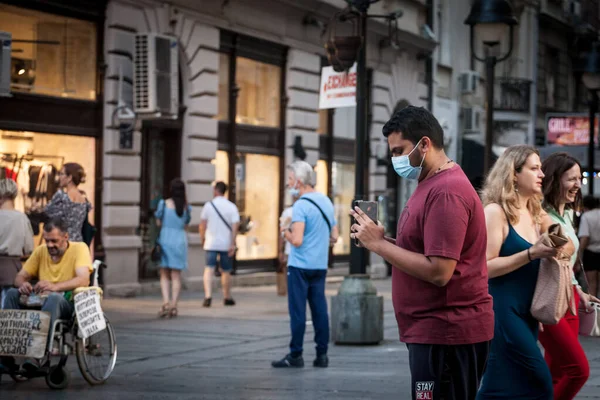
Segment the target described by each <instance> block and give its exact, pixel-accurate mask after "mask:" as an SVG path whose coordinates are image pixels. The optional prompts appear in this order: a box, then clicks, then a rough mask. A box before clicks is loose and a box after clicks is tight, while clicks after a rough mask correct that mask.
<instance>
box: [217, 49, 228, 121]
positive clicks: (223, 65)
mask: <svg viewBox="0 0 600 400" xmlns="http://www.w3.org/2000/svg"><path fill="white" fill-rule="evenodd" d="M217 119H218V120H219V121H227V120H228V119H229V55H227V54H223V53H221V54H220V55H219V114H218V115H217Z"/></svg>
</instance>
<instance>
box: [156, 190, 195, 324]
mask: <svg viewBox="0 0 600 400" xmlns="http://www.w3.org/2000/svg"><path fill="white" fill-rule="evenodd" d="M170 194H171V197H170V198H168V199H167V200H161V201H160V202H159V203H158V208H157V209H156V214H155V217H156V224H157V225H158V226H160V233H159V235H158V238H157V239H156V241H157V243H158V245H159V246H160V289H161V293H162V298H163V305H162V307H161V309H160V311H159V312H158V316H159V317H160V318H164V317H169V318H172V317H176V316H177V314H178V311H177V302H178V301H179V294H180V292H181V271H183V270H185V269H187V266H188V239H187V232H186V227H187V225H188V224H189V223H190V220H191V213H192V207H191V206H190V205H189V204H188V202H187V197H186V194H185V183H183V181H182V180H181V179H173V180H172V181H171V187H170ZM169 284H170V286H171V287H170V288H169ZM169 289H171V292H172V293H171V296H169Z"/></svg>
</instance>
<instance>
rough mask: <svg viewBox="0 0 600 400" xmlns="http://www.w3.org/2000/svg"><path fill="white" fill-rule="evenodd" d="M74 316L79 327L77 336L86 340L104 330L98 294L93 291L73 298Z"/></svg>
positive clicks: (80, 293)
mask: <svg viewBox="0 0 600 400" xmlns="http://www.w3.org/2000/svg"><path fill="white" fill-rule="evenodd" d="M74 300H75V314H76V315H77V323H78V325H79V334H80V335H81V337H82V338H84V339H87V338H88V337H90V336H92V335H93V334H95V333H98V332H100V331H102V330H103V329H106V321H105V319H104V313H103V312H102V307H101V306H100V294H99V293H98V291H96V290H95V289H90V290H84V291H82V292H79V293H77V294H76V295H75V296H74Z"/></svg>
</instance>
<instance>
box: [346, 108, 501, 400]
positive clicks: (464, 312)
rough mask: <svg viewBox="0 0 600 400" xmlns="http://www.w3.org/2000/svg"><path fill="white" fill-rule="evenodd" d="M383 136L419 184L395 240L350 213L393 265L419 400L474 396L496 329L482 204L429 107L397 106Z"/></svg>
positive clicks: (357, 231)
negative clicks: (449, 153) (446, 145)
mask: <svg viewBox="0 0 600 400" xmlns="http://www.w3.org/2000/svg"><path fill="white" fill-rule="evenodd" d="M383 135H384V136H385V137H386V138H387V141H388V145H389V148H390V152H391V154H392V165H393V167H394V170H395V171H396V173H397V174H398V175H400V176H401V177H402V178H403V179H410V180H417V181H418V185H417V188H416V190H415V192H414V193H413V195H412V196H411V198H410V199H409V200H408V202H407V204H406V206H405V208H404V210H403V211H402V214H401V216H400V219H399V221H398V229H397V237H396V238H389V237H385V236H384V228H383V226H381V225H377V224H375V223H374V222H373V221H372V220H371V219H370V218H369V217H368V216H366V215H365V214H364V213H363V212H362V211H361V210H360V209H359V208H355V209H354V210H352V211H351V215H352V216H353V217H354V218H355V219H356V223H355V224H353V225H352V228H351V230H352V232H353V233H352V234H351V237H352V238H353V239H354V238H356V239H358V240H359V242H360V244H361V245H362V246H364V247H366V248H367V249H368V250H370V251H372V252H374V253H376V254H379V255H380V256H382V257H383V258H384V259H385V260H386V261H387V262H389V263H390V264H392V265H393V266H394V268H393V273H392V299H393V304H394V312H395V314H396V320H397V322H398V330H399V331H400V340H401V341H403V342H405V343H406V344H407V347H408V352H409V365H410V372H411V379H412V390H411V392H412V398H413V399H426V398H430V399H454V400H472V399H474V398H475V396H476V393H477V390H478V388H479V384H480V380H481V376H482V375H483V371H484V369H485V365H486V359H487V356H488V349H489V341H490V340H491V339H492V335H493V329H494V315H493V311H492V298H491V296H490V295H489V293H488V274H487V269H486V260H485V247H486V235H485V218H484V213H483V207H482V205H481V202H480V200H479V197H478V196H477V193H476V192H475V190H474V189H473V187H472V186H471V184H470V182H469V180H468V179H467V177H466V175H465V174H464V172H463V171H462V169H461V168H460V167H459V166H458V165H457V164H456V163H454V162H453V161H452V160H451V159H449V158H448V157H447V156H446V154H445V152H444V136H443V131H442V128H441V126H440V124H439V122H438V121H437V120H436V119H435V117H434V116H433V115H432V114H431V113H430V112H429V111H427V110H425V109H424V108H422V107H412V106H409V107H406V108H404V109H402V110H400V111H398V112H396V113H395V114H394V115H393V116H392V118H391V119H390V120H389V121H388V122H387V123H386V124H385V126H384V127H383ZM400 397H402V396H400Z"/></svg>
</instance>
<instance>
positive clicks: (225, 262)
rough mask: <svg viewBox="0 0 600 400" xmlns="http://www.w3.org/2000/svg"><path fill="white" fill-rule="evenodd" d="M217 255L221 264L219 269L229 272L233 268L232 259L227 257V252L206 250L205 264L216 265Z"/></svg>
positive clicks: (208, 265) (212, 266) (210, 266)
mask: <svg viewBox="0 0 600 400" xmlns="http://www.w3.org/2000/svg"><path fill="white" fill-rule="evenodd" d="M217 256H218V257H219V262H220V266H221V271H223V272H231V270H232V269H233V260H232V258H231V257H229V253H228V252H226V251H213V250H207V251H206V266H207V267H209V268H214V267H216V266H217Z"/></svg>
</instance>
